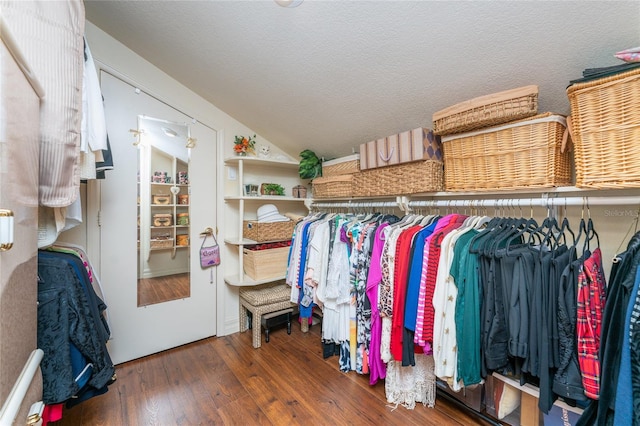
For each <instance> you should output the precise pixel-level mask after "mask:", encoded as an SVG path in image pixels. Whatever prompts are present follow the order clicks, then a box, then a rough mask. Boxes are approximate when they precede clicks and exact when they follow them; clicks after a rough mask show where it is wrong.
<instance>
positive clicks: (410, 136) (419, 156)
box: [360, 127, 442, 170]
mask: <svg viewBox="0 0 640 426" xmlns="http://www.w3.org/2000/svg"><path fill="white" fill-rule="evenodd" d="M420 160H436V161H442V146H441V144H440V138H439V137H438V136H435V135H434V134H433V132H432V131H431V130H429V129H425V128H422V127H420V128H418V129H413V130H409V131H406V132H402V133H398V134H396V135H391V136H388V137H386V138H381V139H377V140H375V141H371V142H367V143H365V144H362V145H360V170H368V169H374V168H377V167H385V166H392V165H395V164H403V163H410V162H413V161H420Z"/></svg>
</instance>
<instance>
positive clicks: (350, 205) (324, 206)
mask: <svg viewBox="0 0 640 426" xmlns="http://www.w3.org/2000/svg"><path fill="white" fill-rule="evenodd" d="M363 207H396V208H397V207H400V205H399V203H398V202H397V201H371V202H336V203H332V202H327V203H312V204H311V208H320V209H332V208H363Z"/></svg>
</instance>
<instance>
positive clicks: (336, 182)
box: [312, 173, 357, 198]
mask: <svg viewBox="0 0 640 426" xmlns="http://www.w3.org/2000/svg"><path fill="white" fill-rule="evenodd" d="M355 175H357V173H356V174H353V175H341V176H333V177H320V178H315V179H314V180H313V181H312V188H313V196H314V197H315V198H339V197H352V196H353V189H354V188H353V181H354V176H355Z"/></svg>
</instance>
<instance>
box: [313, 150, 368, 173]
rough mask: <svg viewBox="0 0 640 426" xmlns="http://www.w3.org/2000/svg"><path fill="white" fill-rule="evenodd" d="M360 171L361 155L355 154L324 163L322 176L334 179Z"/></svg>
mask: <svg viewBox="0 0 640 426" xmlns="http://www.w3.org/2000/svg"><path fill="white" fill-rule="evenodd" d="M359 171H360V155H358V154H353V155H349V156H348V157H341V158H336V159H335V160H330V161H325V162H324V163H322V176H323V177H333V176H340V175H349V174H352V173H356V172H359Z"/></svg>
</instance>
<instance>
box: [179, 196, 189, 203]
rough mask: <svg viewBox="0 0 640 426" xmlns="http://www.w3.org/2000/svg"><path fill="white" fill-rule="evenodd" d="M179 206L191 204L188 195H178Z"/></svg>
mask: <svg viewBox="0 0 640 426" xmlns="http://www.w3.org/2000/svg"><path fill="white" fill-rule="evenodd" d="M178 204H183V205H187V204H189V196H188V195H178Z"/></svg>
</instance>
